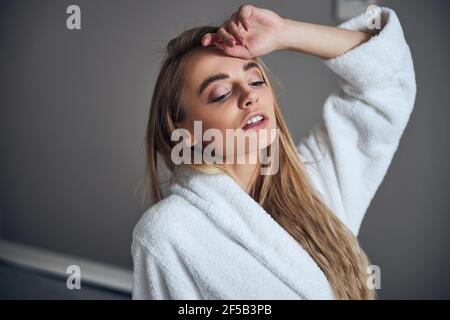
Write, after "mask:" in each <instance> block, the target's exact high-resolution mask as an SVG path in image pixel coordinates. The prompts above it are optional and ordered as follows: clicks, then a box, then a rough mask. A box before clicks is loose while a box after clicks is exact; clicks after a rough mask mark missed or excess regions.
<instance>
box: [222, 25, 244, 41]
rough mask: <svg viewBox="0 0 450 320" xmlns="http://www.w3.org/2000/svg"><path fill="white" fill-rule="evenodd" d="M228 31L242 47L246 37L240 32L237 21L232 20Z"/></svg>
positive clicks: (227, 28) (227, 27)
mask: <svg viewBox="0 0 450 320" xmlns="http://www.w3.org/2000/svg"><path fill="white" fill-rule="evenodd" d="M226 30H227V31H228V32H229V33H230V34H231V35H232V36H233V37H234V38H235V39H237V41H238V43H239V44H240V45H243V44H244V36H243V35H242V33H241V31H240V30H239V27H238V25H237V24H236V22H235V21H233V20H231V21H230V22H229V23H228V24H227V26H226Z"/></svg>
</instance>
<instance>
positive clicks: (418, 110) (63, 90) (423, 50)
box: [0, 0, 450, 299]
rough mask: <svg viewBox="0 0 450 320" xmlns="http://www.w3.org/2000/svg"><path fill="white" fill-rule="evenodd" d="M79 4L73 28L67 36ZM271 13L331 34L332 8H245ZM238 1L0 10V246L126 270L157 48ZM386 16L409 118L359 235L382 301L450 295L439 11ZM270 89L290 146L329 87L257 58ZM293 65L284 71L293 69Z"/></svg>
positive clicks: (319, 73) (266, 4)
mask: <svg viewBox="0 0 450 320" xmlns="http://www.w3.org/2000/svg"><path fill="white" fill-rule="evenodd" d="M74 3H76V4H78V5H79V6H80V7H81V12H82V13H81V25H82V29H81V30H78V31H69V30H68V29H67V28H66V18H67V15H66V8H67V6H68V5H70V4H74ZM250 3H251V4H253V5H255V6H258V7H263V8H268V9H271V10H274V11H275V12H277V13H278V14H279V15H281V16H282V17H286V18H290V19H295V20H302V21H307V22H313V23H320V24H326V25H336V22H335V21H334V20H333V18H332V1H283V2H282V3H281V2H280V3H279V2H274V1H254V2H250ZM240 4H242V3H241V2H238V1H168V0H164V1H76V2H74V1H2V2H1V6H0V10H1V11H0V88H1V89H0V90H1V94H0V107H1V108H0V112H1V113H0V148H1V149H0V150H1V160H0V191H1V192H0V197H1V198H0V199H1V200H0V237H2V238H4V239H8V240H13V241H18V242H20V243H24V244H30V245H33V246H38V247H42V248H46V249H51V250H55V251H61V252H64V253H68V254H73V255H78V256H81V257H84V258H90V259H93V260H96V261H100V262H104V263H109V264H113V265H117V266H121V267H126V268H129V269H131V267H132V260H131V256H130V242H131V232H132V229H133V227H134V225H135V223H136V222H137V220H138V219H139V217H140V216H141V214H142V213H143V212H144V211H145V210H146V208H145V207H142V206H141V205H140V196H139V195H138V194H137V193H136V192H135V191H136V188H137V186H138V184H139V180H140V179H141V178H142V176H143V174H144V152H143V151H144V149H143V147H144V144H143V143H144V134H145V126H146V120H147V115H148V109H149V103H150V98H151V94H152V89H153V85H154V82H155V79H156V76H157V71H158V68H159V63H160V61H161V58H162V53H163V52H164V48H165V44H166V43H167V41H168V40H170V39H171V38H172V37H174V36H176V35H178V34H179V33H180V32H182V31H183V30H185V29H187V28H190V27H193V26H197V25H202V24H220V23H221V22H223V20H224V19H226V18H227V17H228V16H229V15H230V14H231V13H232V12H234V11H235V10H236V9H237V8H238V6H239V5H240ZM380 4H381V5H383V4H386V5H387V6H389V7H391V8H393V9H395V10H396V11H397V14H398V16H399V18H400V21H401V23H402V26H403V29H404V32H405V36H406V39H407V41H408V43H409V45H410V48H411V51H412V55H413V59H414V63H415V68H416V76H417V85H418V93H417V99H416V106H415V110H414V111H413V113H412V115H411V118H410V122H409V125H408V127H407V128H406V131H405V132H404V135H403V137H402V141H401V143H400V146H399V149H398V151H397V153H396V155H395V157H394V160H393V162H392V164H391V167H390V169H389V171H388V174H387V175H386V178H385V180H384V181H383V183H382V185H381V187H380V189H379V190H378V192H377V194H376V196H375V198H374V200H373V202H372V204H371V206H370V207H369V209H368V211H367V215H366V218H365V220H364V222H363V226H362V229H361V233H360V241H361V244H362V247H363V248H364V249H365V250H366V252H367V254H368V255H369V257H370V258H371V262H372V263H373V264H376V265H379V266H380V267H381V284H382V289H381V290H380V291H379V294H380V298H383V299H395V298H400V299H420V298H424V299H431V298H437V299H442V298H446V299H448V298H450V281H449V278H450V275H449V273H448V270H450V250H449V247H450V235H449V232H448V231H449V227H450V212H449V211H450V209H449V205H450V197H449V194H448V190H449V189H450V179H449V178H450V174H449V170H450V167H449V164H450V159H449V154H450V152H449V146H450V144H449V139H448V138H449V137H450V126H448V121H449V120H450V116H449V113H450V111H449V106H448V101H449V100H450V90H449V89H450V88H449V84H450V79H449V78H450V75H449V70H450V65H449V59H448V58H449V56H448V54H449V45H450V35H449V33H450V22H449V19H448V16H446V14H448V13H449V12H450V10H449V6H450V5H449V3H448V1H445V0H442V1H436V0H434V1H410V0H408V1H406V0H402V1H381V2H380ZM263 60H264V61H265V62H266V64H267V65H268V66H269V67H270V68H271V69H272V71H273V72H274V73H275V75H277V77H278V78H279V79H280V80H281V82H282V84H283V91H282V93H281V105H282V107H283V112H284V115H285V118H286V120H287V122H288V125H289V128H290V130H291V133H292V135H293V136H294V138H295V140H296V141H297V142H298V141H299V140H300V138H301V137H302V136H304V135H306V134H307V133H308V131H309V130H310V129H311V127H312V126H313V124H314V123H315V122H317V121H318V120H319V119H320V116H321V109H322V105H323V103H324V101H325V99H326V97H327V95H328V94H330V93H331V92H332V91H333V90H335V89H336V88H337V83H336V78H335V76H334V75H333V74H332V73H331V71H329V70H328V69H326V67H325V66H324V65H323V64H322V63H321V61H319V59H318V58H314V57H311V56H306V55H304V54H300V53H297V52H288V51H283V52H275V53H272V54H270V55H267V56H265V57H263ZM292 66H293V67H292Z"/></svg>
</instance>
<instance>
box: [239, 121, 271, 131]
mask: <svg viewBox="0 0 450 320" xmlns="http://www.w3.org/2000/svg"><path fill="white" fill-rule="evenodd" d="M268 122H269V118H264V119H262V120H261V121H259V122H257V123H252V124H247V125H246V126H245V127H243V128H242V129H243V130H244V131H247V130H250V129H253V130H258V129H261V128H265V127H266V126H267V124H268Z"/></svg>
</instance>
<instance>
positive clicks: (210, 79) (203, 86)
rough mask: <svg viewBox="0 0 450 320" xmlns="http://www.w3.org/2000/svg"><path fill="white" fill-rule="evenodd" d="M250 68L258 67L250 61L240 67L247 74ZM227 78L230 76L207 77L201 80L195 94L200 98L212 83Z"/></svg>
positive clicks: (224, 74) (225, 74)
mask: <svg viewBox="0 0 450 320" xmlns="http://www.w3.org/2000/svg"><path fill="white" fill-rule="evenodd" d="M252 68H258V65H257V64H256V63H255V62H253V61H250V62H247V63H246V64H244V66H243V67H242V70H244V72H247V71H248V70H250V69H252ZM228 78H230V76H229V75H228V74H227V73H217V74H215V75H212V76H209V77H208V78H206V79H205V80H203V82H202V84H201V85H200V86H199V88H198V92H197V94H198V95H199V96H200V95H201V94H202V92H203V91H205V89H206V88H207V87H208V86H209V85H210V84H211V83H213V82H214V81H217V80H224V79H228Z"/></svg>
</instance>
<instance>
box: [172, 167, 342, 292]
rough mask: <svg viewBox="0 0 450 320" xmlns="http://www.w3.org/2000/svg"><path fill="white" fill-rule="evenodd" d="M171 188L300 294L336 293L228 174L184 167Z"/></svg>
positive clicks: (307, 256)
mask: <svg viewBox="0 0 450 320" xmlns="http://www.w3.org/2000/svg"><path fill="white" fill-rule="evenodd" d="M176 177H177V180H176V182H175V183H173V184H171V185H170V187H169V190H170V192H171V193H175V194H178V195H180V196H182V197H184V198H185V199H186V200H187V201H189V202H190V203H191V204H192V205H194V206H196V207H197V208H199V209H200V210H201V211H202V212H204V214H206V215H207V216H208V217H209V218H210V219H211V220H212V221H214V223H215V224H216V225H217V226H218V227H219V228H221V229H223V230H224V231H225V232H227V233H228V234H229V236H230V237H232V238H233V239H235V241H237V242H239V243H240V244H241V245H242V246H244V247H245V248H246V249H247V250H249V251H250V252H251V253H252V254H253V255H254V257H255V259H258V260H259V262H260V263H262V264H264V265H265V266H266V267H267V268H268V269H270V270H271V271H272V272H273V273H274V274H276V275H277V277H278V278H279V279H280V281H283V282H284V283H285V284H286V285H288V286H289V287H290V288H291V289H292V290H293V291H294V292H297V293H298V295H299V297H300V298H303V299H334V296H333V293H332V289H331V287H330V284H329V282H328V280H327V278H326V276H325V274H324V273H323V272H322V270H321V269H320V267H319V266H318V265H317V263H316V262H315V261H314V260H313V259H312V258H311V256H310V255H309V254H308V252H307V251H306V250H304V249H303V247H302V246H301V245H300V244H299V243H298V242H297V241H296V240H295V239H294V238H293V237H292V236H291V235H290V234H289V233H288V232H287V231H286V230H285V229H284V228H282V227H281V226H280V225H279V224H278V223H277V222H276V221H275V220H274V219H273V218H272V216H271V215H270V214H268V213H267V212H266V211H265V210H264V208H263V207H261V206H260V205H259V204H258V203H257V202H256V201H255V200H254V199H253V198H252V197H251V196H250V195H249V194H248V193H247V192H245V191H244V190H243V189H242V188H241V186H240V185H239V184H238V183H237V182H236V181H235V180H234V179H232V178H231V177H229V176H228V175H225V174H224V175H212V174H205V173H203V172H200V171H199V170H196V169H193V168H190V167H185V168H183V169H182V170H180V171H179V172H177V174H176Z"/></svg>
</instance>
